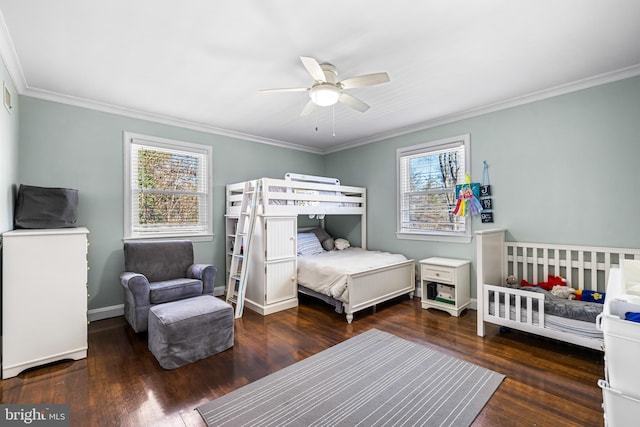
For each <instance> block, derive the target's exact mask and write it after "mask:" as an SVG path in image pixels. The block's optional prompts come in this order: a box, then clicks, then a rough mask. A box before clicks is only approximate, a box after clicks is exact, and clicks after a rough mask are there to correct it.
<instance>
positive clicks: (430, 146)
mask: <svg viewBox="0 0 640 427" xmlns="http://www.w3.org/2000/svg"><path fill="white" fill-rule="evenodd" d="M461 145H462V146H463V147H464V173H465V174H470V170H471V155H470V154H471V137H470V135H469V134H466V135H460V136H454V137H451V138H444V139H439V140H437V141H431V142H427V143H423V144H419V145H413V146H410V147H404V148H398V149H397V150H396V182H397V193H396V194H397V201H396V205H397V213H396V215H397V217H396V219H397V223H396V237H397V238H398V239H409V240H428V241H439V242H454V243H470V242H471V236H472V234H471V220H470V217H464V226H465V227H464V228H465V230H464V231H434V230H427V231H415V230H412V231H407V230H403V229H402V199H403V194H402V178H403V177H402V176H400V174H401V166H400V162H401V159H402V158H404V157H406V156H409V155H416V154H418V155H420V154H425V155H429V154H430V153H432V152H436V151H439V150H443V149H447V148H454V147H459V146H461Z"/></svg>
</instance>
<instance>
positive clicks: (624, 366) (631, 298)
mask: <svg viewBox="0 0 640 427" xmlns="http://www.w3.org/2000/svg"><path fill="white" fill-rule="evenodd" d="M639 283H640V260H629V259H627V260H623V261H622V262H621V268H620V269H616V268H612V269H610V270H609V280H608V282H607V293H606V298H605V302H604V307H603V313H602V314H601V315H600V316H598V319H597V321H596V326H598V328H599V329H600V330H602V333H603V338H604V374H605V379H604V380H599V381H598V385H599V386H600V388H602V396H603V403H604V404H603V409H604V418H605V425H606V426H607V427H627V426H629V427H631V426H636V425H638V420H637V418H638V417H637V414H640V370H639V369H638V354H640V323H638V322H635V321H632V320H630V318H633V316H634V315H635V314H637V313H640V295H637V294H635V292H634V293H629V290H630V286H637V285H638V284H639ZM629 285H630V286H629ZM631 291H632V292H633V289H631ZM629 316H631V317H630V318H628V317H629Z"/></svg>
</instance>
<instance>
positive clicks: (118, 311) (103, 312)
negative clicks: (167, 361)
mask: <svg viewBox="0 0 640 427" xmlns="http://www.w3.org/2000/svg"><path fill="white" fill-rule="evenodd" d="M214 294H215V295H217V296H220V295H223V294H224V288H222V287H221V288H216V289H214ZM420 294H421V289H420V287H418V288H417V289H416V297H418V298H421V297H422V295H420ZM469 308H470V309H472V310H477V309H478V300H477V299H475V298H471V304H470V305H469ZM118 316H124V304H118V305H112V306H111V307H102V308H96V309H93V310H89V312H88V313H87V318H88V320H89V321H90V322H95V321H96V320H102V319H109V318H111V317H118Z"/></svg>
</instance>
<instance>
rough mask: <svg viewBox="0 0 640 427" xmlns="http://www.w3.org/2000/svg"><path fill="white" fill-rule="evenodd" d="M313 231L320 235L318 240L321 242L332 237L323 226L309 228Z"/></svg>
mask: <svg viewBox="0 0 640 427" xmlns="http://www.w3.org/2000/svg"><path fill="white" fill-rule="evenodd" d="M309 231H310V232H311V233H313V234H315V235H316V236H317V237H318V241H319V242H324V241H325V240H327V239H330V238H331V235H330V234H329V233H327V230H325V229H324V228H322V227H316V228H314V229H311V230H309Z"/></svg>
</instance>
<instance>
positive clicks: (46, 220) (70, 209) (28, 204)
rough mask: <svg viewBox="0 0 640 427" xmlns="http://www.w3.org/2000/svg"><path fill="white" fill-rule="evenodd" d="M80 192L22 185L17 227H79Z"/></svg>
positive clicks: (15, 214)
mask: <svg viewBox="0 0 640 427" xmlns="http://www.w3.org/2000/svg"><path fill="white" fill-rule="evenodd" d="M77 217H78V190H74V189H71V188H48V187H34V186H31V185H20V189H19V190H18V197H17V199H16V207H15V213H14V217H13V219H14V221H13V224H14V226H15V228H66V227H76V226H77V225H76V221H77Z"/></svg>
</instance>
